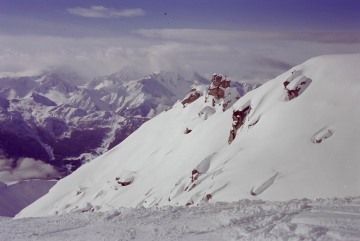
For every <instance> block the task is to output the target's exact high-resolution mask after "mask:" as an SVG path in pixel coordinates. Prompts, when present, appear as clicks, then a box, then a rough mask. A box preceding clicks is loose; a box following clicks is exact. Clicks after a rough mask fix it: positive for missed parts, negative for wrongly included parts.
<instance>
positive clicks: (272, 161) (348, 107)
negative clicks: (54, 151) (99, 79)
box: [16, 54, 360, 240]
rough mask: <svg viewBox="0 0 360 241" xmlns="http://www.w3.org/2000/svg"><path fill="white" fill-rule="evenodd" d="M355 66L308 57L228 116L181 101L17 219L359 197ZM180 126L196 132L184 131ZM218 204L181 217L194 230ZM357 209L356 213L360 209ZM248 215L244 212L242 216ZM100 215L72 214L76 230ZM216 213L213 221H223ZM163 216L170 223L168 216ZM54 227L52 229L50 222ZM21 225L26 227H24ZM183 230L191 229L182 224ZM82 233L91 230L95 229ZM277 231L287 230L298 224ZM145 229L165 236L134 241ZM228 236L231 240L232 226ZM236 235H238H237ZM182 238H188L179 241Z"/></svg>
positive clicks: (344, 58)
mask: <svg viewBox="0 0 360 241" xmlns="http://www.w3.org/2000/svg"><path fill="white" fill-rule="evenodd" d="M359 63H360V54H352V55H333V56H322V57H317V58H314V59H311V60H309V61H307V62H305V63H303V64H301V65H299V66H296V67H294V68H292V69H291V70H289V71H287V72H286V73H284V74H282V75H280V76H278V77H277V78H275V79H273V80H270V81H269V82H267V83H266V84H264V85H263V86H261V87H259V88H258V89H256V90H254V91H251V92H249V93H247V94H246V95H245V96H243V97H242V98H241V99H239V100H238V101H237V102H236V103H235V104H234V105H233V107H231V108H229V109H228V110H227V111H225V112H223V111H222V107H221V106H219V105H217V104H216V106H215V107H214V109H215V110H216V112H215V113H214V114H212V115H210V116H208V117H207V118H203V116H201V115H199V112H200V111H201V110H202V109H203V108H204V107H205V106H210V107H212V106H211V105H212V102H211V101H208V102H207V103H205V98H206V95H205V94H204V95H203V96H201V97H200V98H199V99H197V100H196V101H195V102H193V103H191V104H189V105H187V106H186V107H185V108H183V106H182V104H181V103H177V104H175V105H174V107H173V108H172V109H171V110H168V111H166V112H163V113H161V114H160V115H158V116H157V117H155V118H153V119H152V120H150V121H148V122H147V123H145V124H144V125H143V126H142V127H141V128H140V129H138V130H137V131H136V132H134V133H133V134H132V135H131V136H129V137H128V138H127V139H126V140H125V141H124V142H122V143H121V144H120V145H118V146H117V147H115V148H113V149H112V150H110V151H109V152H107V153H106V154H104V155H102V156H100V157H98V158H96V159H94V160H93V161H92V162H90V163H88V164H86V165H84V166H82V167H81V168H79V169H78V170H77V171H76V172H74V173H73V174H71V175H70V176H68V177H66V178H64V179H62V180H60V181H59V182H58V183H57V184H56V185H55V186H54V187H53V188H52V189H51V190H50V192H49V193H48V194H47V195H45V196H43V197H42V198H40V199H39V200H37V201H36V202H34V203H33V204H31V205H30V206H28V207H27V208H25V209H24V210H22V211H21V212H20V213H19V214H18V215H17V216H16V218H24V217H39V216H50V215H56V214H65V213H82V212H88V211H89V212H90V211H95V212H99V211H102V212H106V211H109V212H113V210H118V209H119V208H120V207H141V206H143V207H155V206H157V207H162V206H168V205H175V206H180V207H172V208H170V207H167V208H164V210H165V211H164V213H166V212H173V210H182V211H183V210H187V209H184V208H183V206H185V205H186V206H189V207H191V206H196V205H201V204H204V203H210V204H212V203H216V202H219V201H224V202H231V201H238V200H241V199H249V200H258V199H262V200H268V201H275V200H278V201H281V200H283V201H286V200H291V199H302V198H310V199H313V198H332V197H339V198H342V197H347V196H358V195H359V193H360V175H359V173H360V164H359V157H360V145H359V141H358V139H359V137H360V125H359V118H360V107H359V96H360V68H359ZM286 80H288V81H289V82H290V84H289V85H288V88H289V89H290V90H291V91H293V92H294V93H295V92H296V95H297V96H296V97H295V98H289V96H288V93H287V91H286V90H285V88H284V85H283V83H284V82H285V81H286ZM289 99H290V100H289ZM249 105H250V106H251V110H250V112H249V114H248V115H247V116H246V118H245V120H244V124H243V125H242V126H241V127H240V128H239V129H238V130H237V135H236V138H235V139H234V141H233V142H232V143H231V144H230V145H229V144H228V137H229V133H230V130H231V129H232V124H233V119H232V113H233V110H242V109H245V108H246V107H247V106H249ZM186 128H188V129H190V130H192V131H191V132H190V133H188V134H184V130H186ZM319 140H321V141H319ZM204 160H206V161H204ZM203 161H204V162H203ZM200 163H202V164H200ZM199 166H200V167H202V168H203V169H204V170H205V172H204V173H201V172H200V174H199V175H198V177H197V178H196V179H195V180H193V182H192V179H191V176H192V171H193V170H194V169H196V167H199ZM122 173H131V178H130V179H131V182H130V183H126V185H125V184H124V183H123V182H121V181H119V180H122V179H121V178H122V177H121V175H122ZM123 178H124V179H126V178H127V177H123ZM241 202H246V201H240V203H241ZM248 202H250V204H251V205H255V206H254V207H255V209H256V210H258V209H259V212H263V213H262V215H261V218H263V219H265V220H267V219H273V221H276V220H277V217H279V218H278V219H281V220H282V219H284V218H283V217H281V215H285V216H286V215H290V216H291V215H292V214H291V211H289V212H290V214H289V213H288V212H287V211H286V210H287V209H286V208H285V209H284V211H283V212H280V211H279V210H278V209H276V208H275V210H277V211H276V212H275V213H277V214H272V215H269V216H267V215H266V212H267V211H266V210H267V209H270V210H272V209H273V208H272V205H275V206H276V204H274V203H270V202H269V203H268V202H266V203H265V204H264V205H265V206H264V207H262V206H261V205H260V206H257V205H256V202H260V201H248ZM298 202H299V203H302V201H291V202H289V203H288V204H285V205H294V203H298ZM219 205H220V206H221V205H225V204H219ZM226 205H228V206H226ZM226 205H225V206H224V207H222V208H224V212H228V211H227V208H229V209H234V212H235V213H236V212H238V211H236V209H237V208H238V209H242V207H241V206H238V205H237V204H234V206H232V205H230V204H226ZM268 205H270V206H271V207H269V206H268ZM245 206H246V205H245ZM214 207H218V206H217V205H216V204H215V206H210V207H203V208H200V209H190V210H188V211H186V212H187V213H188V215H189V217H187V218H186V219H187V220H188V222H191V223H193V224H192V225H201V224H202V221H201V220H206V221H207V222H209V223H210V221H209V220H210V219H209V217H208V216H207V215H214V214H211V213H210V214H207V211H208V210H212V209H213V208H214ZM354 208H355V209H356V210H357V211H358V210H359V207H358V206H357V207H354ZM166 209H168V210H172V211H166ZM330 209H332V208H330ZM138 210H142V209H138ZM151 210H153V209H151ZM151 210H144V211H139V212H143V213H144V215H155V216H156V215H160V216H161V215H163V214H162V213H163V212H160V213H156V212H154V211H151ZM192 210H193V211H192ZM246 210H247V209H244V211H243V212H244V213H246V212H247V211H246ZM260 210H262V211H260ZM290 210H291V209H290ZM192 212H193V213H195V215H198V214H197V212H200V213H201V215H200V214H199V217H198V219H194V220H197V221H196V222H195V221H194V222H193V221H192V219H193V217H192V216H193V213H192ZM239 212H241V211H240V210H239ZM254 212H255V211H254ZM302 212H303V210H302V211H301V213H302ZM346 212H348V211H346ZM264 213H265V214H264ZM320 213H323V211H320ZM324 213H326V212H324ZM101 215H105V214H81V215H78V216H76V215H75V216H74V217H77V218H78V219H76V220H78V221H74V222H75V224H74V227H77V225H82V224H81V223H82V222H86V223H87V222H93V221H91V220H97V219H98V218H97V217H101ZM131 215H140V214H138V213H137V214H131ZM179 215H180V214H179ZM246 215H248V214H246ZM254 215H255V214H254ZM304 215H305V214H304ZM321 215H322V214H321ZM324 215H325V214H324ZM140 216H141V215H140ZM165 216H166V215H165ZM215 216H216V219H219V218H220V217H221V214H216V215H215ZM225 216H226V215H225ZM227 216H228V215H227ZM255 216H256V215H255ZM325 216H326V215H325ZM66 217H67V216H63V217H59V222H62V221H61V220H67V219H66ZM120 217H122V216H120ZM291 217H292V216H291ZM291 217H289V218H291ZM351 217H354V220H355V221H354V223H357V224H359V216H358V215H357V214H356V215H355V214H354V216H351ZM164 218H165V220H166V218H170V217H164ZM253 218H255V217H254V216H252V215H249V216H248V218H245V219H242V216H241V215H239V216H235V217H234V218H233V219H232V218H230V220H232V221H230V220H227V221H224V222H225V224H224V225H225V226H229V227H231V225H232V224H231V222H233V223H234V225H235V226H240V227H242V225H241V224H240V223H242V222H243V223H244V225H245V226H244V227H247V228H245V229H246V230H244V232H245V233H250V232H251V231H250V230H251V229H253V230H256V229H257V228H258V227H257V226H256V225H254V226H249V225H250V224H248V221H247V220H252V219H253ZM87 219H89V220H88V221H84V220H87ZM139 219H141V218H140V217H139ZM41 220H44V221H43V222H45V221H46V220H47V219H40V220H39V222H41ZM50 220H51V219H50ZM53 220H54V222H56V221H55V220H56V218H54V219H53ZM116 220H119V222H120V223H121V222H129V223H131V222H132V221H131V218H129V219H124V221H120V220H122V218H119V219H116ZM126 220H127V221H126ZM144 220H151V219H144ZM154 220H155V219H154ZM295 220H298V222H299V223H301V222H302V221H303V220H306V222H311V220H312V216H311V215H310V214H309V215H308V214H306V215H305V216H304V217H303V218H302V216H301V215H300V216H298V217H296V219H295ZM309 220H310V221H309ZM316 220H318V219H316ZM293 221H294V220H293ZM293 221H292V222H293ZM23 222H24V225H26V222H27V221H26V220H24V221H23ZM154 222H155V221H149V223H148V224H147V225H148V226H146V225H145V227H151V225H152V223H154ZM160 222H161V223H163V224H164V223H167V222H170V219H169V220H167V221H160ZM215 222H219V220H217V221H215ZM264 222H272V221H264ZM286 222H290V221H286ZM316 222H318V221H316ZM319 222H320V221H319ZM77 223H79V224H77ZM155 223H156V222H155ZM170 223H171V222H170ZM86 225H87V224H86ZM169 225H174V227H176V229H179V230H180V231H176V230H174V231H173V232H187V231H181V229H182V227H180V226H178V225H176V224H169ZM184 225H187V224H186V222H185V224H184ZM209 225H210V224H209ZM216 225H219V223H217V224H216ZM216 225H215V224H214V226H211V225H210V229H211V228H214V227H219V226H216ZM259 225H260V226H261V224H259ZM297 225H298V224H297ZM299 225H300V224H299ZM118 226H121V225H115V226H114V230H115V231H114V232H117V231H116V230H117V229H118V228H120V229H123V228H124V227H118ZM155 226H156V225H155ZM220 226H221V225H220ZM270 226H271V225H270ZM86 227H88V229H89V230H90V229H92V227H91V225H90V226H86ZM127 227H129V226H127ZM189 227H191V225H187V227H185V226H184V227H183V228H184V229H185V230H186V229H187V230H190V231H188V232H189V233H190V234H189V235H190V236H191V235H195V234H193V233H192V231H191V230H192V229H191V228H189ZM221 227H222V226H221ZM358 227H359V226H358ZM132 228H133V229H135V227H132ZM222 228H223V227H222ZM283 228H284V229H289V230H292V231H293V229H294V226H291V225H290V227H285V226H284V227H283ZM359 229H360V228H359ZM85 230H86V229H85ZM99 230H100V228H99ZM135 230H136V229H135ZM169 230H170V228H169ZM199 230H200V231H199ZM224 230H225V228H224ZM354 230H355V231H354V232H355V233H357V231H356V229H354ZM74 232H75V231H74ZM124 232H125V230H124ZM131 232H132V231H131V228H130V227H129V231H128V235H130V236H131V235H132V234H131ZM142 232H145V233H147V232H148V233H149V232H153V233H155V234H154V235H162V234H156V233H157V232H162V229H159V230H158V231H155V230H153V231H149V230H145V231H139V234H136V237H139V236H138V235H142ZM171 232H172V231H171ZM197 232H204V233H203V235H204V237H206V238H207V236H206V232H207V231H206V230H202V229H201V228H198V229H197ZM213 232H214V233H216V232H215V231H213ZM229 232H230V233H231V228H230V231H229ZM304 232H305V233H306V232H310V233H311V232H313V233H314V235H315V236H316V235H320V234H316V233H317V232H320V233H321V232H326V230H323V229H319V230H313V231H309V230H306V228H305V230H304ZM83 233H86V232H84V231H83ZM357 234H358V233H357ZM34 235H36V234H34ZM229 235H231V234H229ZM234 235H235V234H234ZM239 235H240V234H239ZM259 235H261V234H260V233H259ZM309 235H310V234H309ZM165 236H166V235H165V234H164V237H165ZM320 236H321V235H320ZM236 237H237V236H236V235H235V236H234V238H236ZM309 237H310V236H309ZM182 238H183V239H184V240H186V237H185V236H184V237H182ZM225 239H227V238H225ZM229 239H230V238H229ZM259 239H261V237H260V236H259ZM324 240H326V239H324Z"/></svg>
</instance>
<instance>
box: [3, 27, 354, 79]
mask: <svg viewBox="0 0 360 241" xmlns="http://www.w3.org/2000/svg"><path fill="white" fill-rule="evenodd" d="M336 36H338V37H336ZM346 36H347V37H341V36H340V34H338V33H332V34H330V33H329V34H328V35H326V34H324V33H318V34H315V33H306V34H301V33H289V32H283V33H274V32H273V33H268V32H246V31H230V30H206V29H148V30H146V29H140V30H137V31H134V32H133V33H132V34H129V35H124V36H117V37H106V36H104V37H83V38H75V37H54V36H41V35H36V36H35V35H22V36H21V37H19V36H13V35H2V36H1V38H0V46H1V49H0V62H1V63H2V64H1V65H0V77H1V76H11V75H12V76H24V75H30V74H31V73H40V72H41V71H43V70H47V69H49V68H54V67H55V68H63V69H70V70H73V71H76V72H78V73H79V74H80V75H81V76H83V77H85V78H87V79H89V80H91V79H92V78H94V77H97V76H99V75H107V74H111V73H114V72H117V71H119V70H121V69H123V68H131V69H133V70H135V71H136V72H138V73H139V74H142V75H146V74H149V73H151V72H154V71H160V70H164V71H177V72H180V73H185V74H187V73H190V72H192V71H197V72H199V73H201V74H203V75H205V76H209V77H210V76H211V74H212V73H214V72H217V73H223V74H226V75H227V76H228V77H229V78H232V80H239V81H245V80H246V81H250V82H251V81H254V82H255V81H256V82H265V81H267V80H269V79H271V78H274V77H276V76H277V75H279V74H282V73H283V72H284V71H285V70H287V69H289V68H290V67H292V66H294V65H297V64H300V63H302V62H304V61H306V60H308V59H309V58H312V57H315V56H319V55H325V54H346V53H355V52H360V42H359V43H357V42H356V34H354V35H352V34H351V33H349V35H346ZM353 37H354V38H353ZM341 38H342V39H341ZM351 39H353V40H351ZM330 40H331V41H330ZM350 40H351V41H350ZM346 41H348V42H351V44H349V43H343V42H346Z"/></svg>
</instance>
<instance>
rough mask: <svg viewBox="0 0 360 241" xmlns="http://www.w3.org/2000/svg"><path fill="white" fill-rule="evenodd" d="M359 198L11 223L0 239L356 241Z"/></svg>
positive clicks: (2, 224)
mask: <svg viewBox="0 0 360 241" xmlns="http://www.w3.org/2000/svg"><path fill="white" fill-rule="evenodd" d="M359 207H360V198H344V199H318V200H308V199H302V200H291V201H283V202H270V201H261V200H248V199H242V200H241V201H237V202H233V203H225V202H217V203H213V204H208V205H204V206H199V207H183V206H165V207H152V208H143V207H137V208H118V209H116V210H113V211H108V212H85V213H82V212H76V213H71V214H70V213H67V214H63V215H57V216H52V217H41V218H24V219H18V220H12V219H10V218H4V217H3V218H1V217H0V240H4V241H5V240H12V241H28V240H33V241H35V240H39V241H64V240H84V241H90V240H96V241H98V240H106V241H115V240H117V241H120V240H122V241H128V240H148V241H155V240H156V241H157V240H183V241H192V240H194V241H199V240H206V241H220V240H276V241H278V240H322V241H331V240H342V241H346V240H359V237H360V229H359V227H360V208H359Z"/></svg>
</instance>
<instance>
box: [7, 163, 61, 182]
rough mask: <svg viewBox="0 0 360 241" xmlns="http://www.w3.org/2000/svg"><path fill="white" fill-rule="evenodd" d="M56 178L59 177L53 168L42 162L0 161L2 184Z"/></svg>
mask: <svg viewBox="0 0 360 241" xmlns="http://www.w3.org/2000/svg"><path fill="white" fill-rule="evenodd" d="M14 165H15V167H14ZM56 177H59V173H58V172H57V171H56V170H55V169H54V167H53V166H51V165H50V164H47V163H44V162H42V161H38V160H35V159H32V158H22V159H19V160H17V161H16V162H15V161H14V160H11V159H0V181H1V182H4V183H7V182H14V181H20V180H26V179H51V178H56Z"/></svg>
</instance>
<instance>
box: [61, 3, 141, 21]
mask: <svg viewBox="0 0 360 241" xmlns="http://www.w3.org/2000/svg"><path fill="white" fill-rule="evenodd" d="M67 12H68V13H70V14H73V15H76V16H81V17H87V18H121V17H127V18H129V17H139V16H144V15H145V11H144V10H142V9H141V8H133V9H122V10H119V9H113V8H106V7H104V6H101V5H96V6H91V7H90V8H82V7H75V8H68V9H67Z"/></svg>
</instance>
